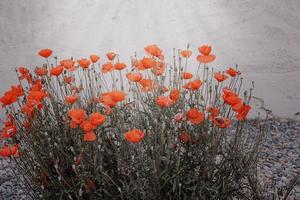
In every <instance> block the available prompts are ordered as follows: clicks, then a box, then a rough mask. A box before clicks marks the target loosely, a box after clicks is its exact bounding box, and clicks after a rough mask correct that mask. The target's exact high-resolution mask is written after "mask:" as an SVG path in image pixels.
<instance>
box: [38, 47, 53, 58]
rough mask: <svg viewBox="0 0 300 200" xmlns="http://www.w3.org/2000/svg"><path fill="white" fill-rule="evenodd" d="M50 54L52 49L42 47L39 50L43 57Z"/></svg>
mask: <svg viewBox="0 0 300 200" xmlns="http://www.w3.org/2000/svg"><path fill="white" fill-rule="evenodd" d="M51 54H52V50H51V49H42V50H40V51H39V55H40V56H42V57H44V58H48V57H49V56H51Z"/></svg>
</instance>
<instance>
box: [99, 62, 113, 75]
mask: <svg viewBox="0 0 300 200" xmlns="http://www.w3.org/2000/svg"><path fill="white" fill-rule="evenodd" d="M113 67H114V66H113V64H112V63H111V62H107V63H104V64H103V65H102V69H101V71H102V73H104V74H106V73H108V72H111V71H112V70H113Z"/></svg>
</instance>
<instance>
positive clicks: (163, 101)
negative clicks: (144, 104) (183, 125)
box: [156, 96, 171, 108]
mask: <svg viewBox="0 0 300 200" xmlns="http://www.w3.org/2000/svg"><path fill="white" fill-rule="evenodd" d="M156 104H157V105H158V106H159V107H161V108H166V107H168V106H169V105H170V104H171V100H170V99H169V98H168V97H165V96H158V97H157V99H156Z"/></svg>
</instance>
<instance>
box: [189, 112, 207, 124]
mask: <svg viewBox="0 0 300 200" xmlns="http://www.w3.org/2000/svg"><path fill="white" fill-rule="evenodd" d="M186 117H187V119H188V120H189V121H190V122H191V123H192V124H200V123H201V122H203V121H204V114H203V113H202V112H200V111H199V110H198V109H197V108H192V109H190V110H189V111H187V112H186Z"/></svg>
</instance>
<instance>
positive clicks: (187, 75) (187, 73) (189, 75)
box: [182, 72, 193, 79]
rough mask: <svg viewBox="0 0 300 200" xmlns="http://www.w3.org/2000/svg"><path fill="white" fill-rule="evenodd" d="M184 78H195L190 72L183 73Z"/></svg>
mask: <svg viewBox="0 0 300 200" xmlns="http://www.w3.org/2000/svg"><path fill="white" fill-rule="evenodd" d="M182 78H183V79H191V78H193V74H192V73H189V72H183V73H182Z"/></svg>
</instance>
